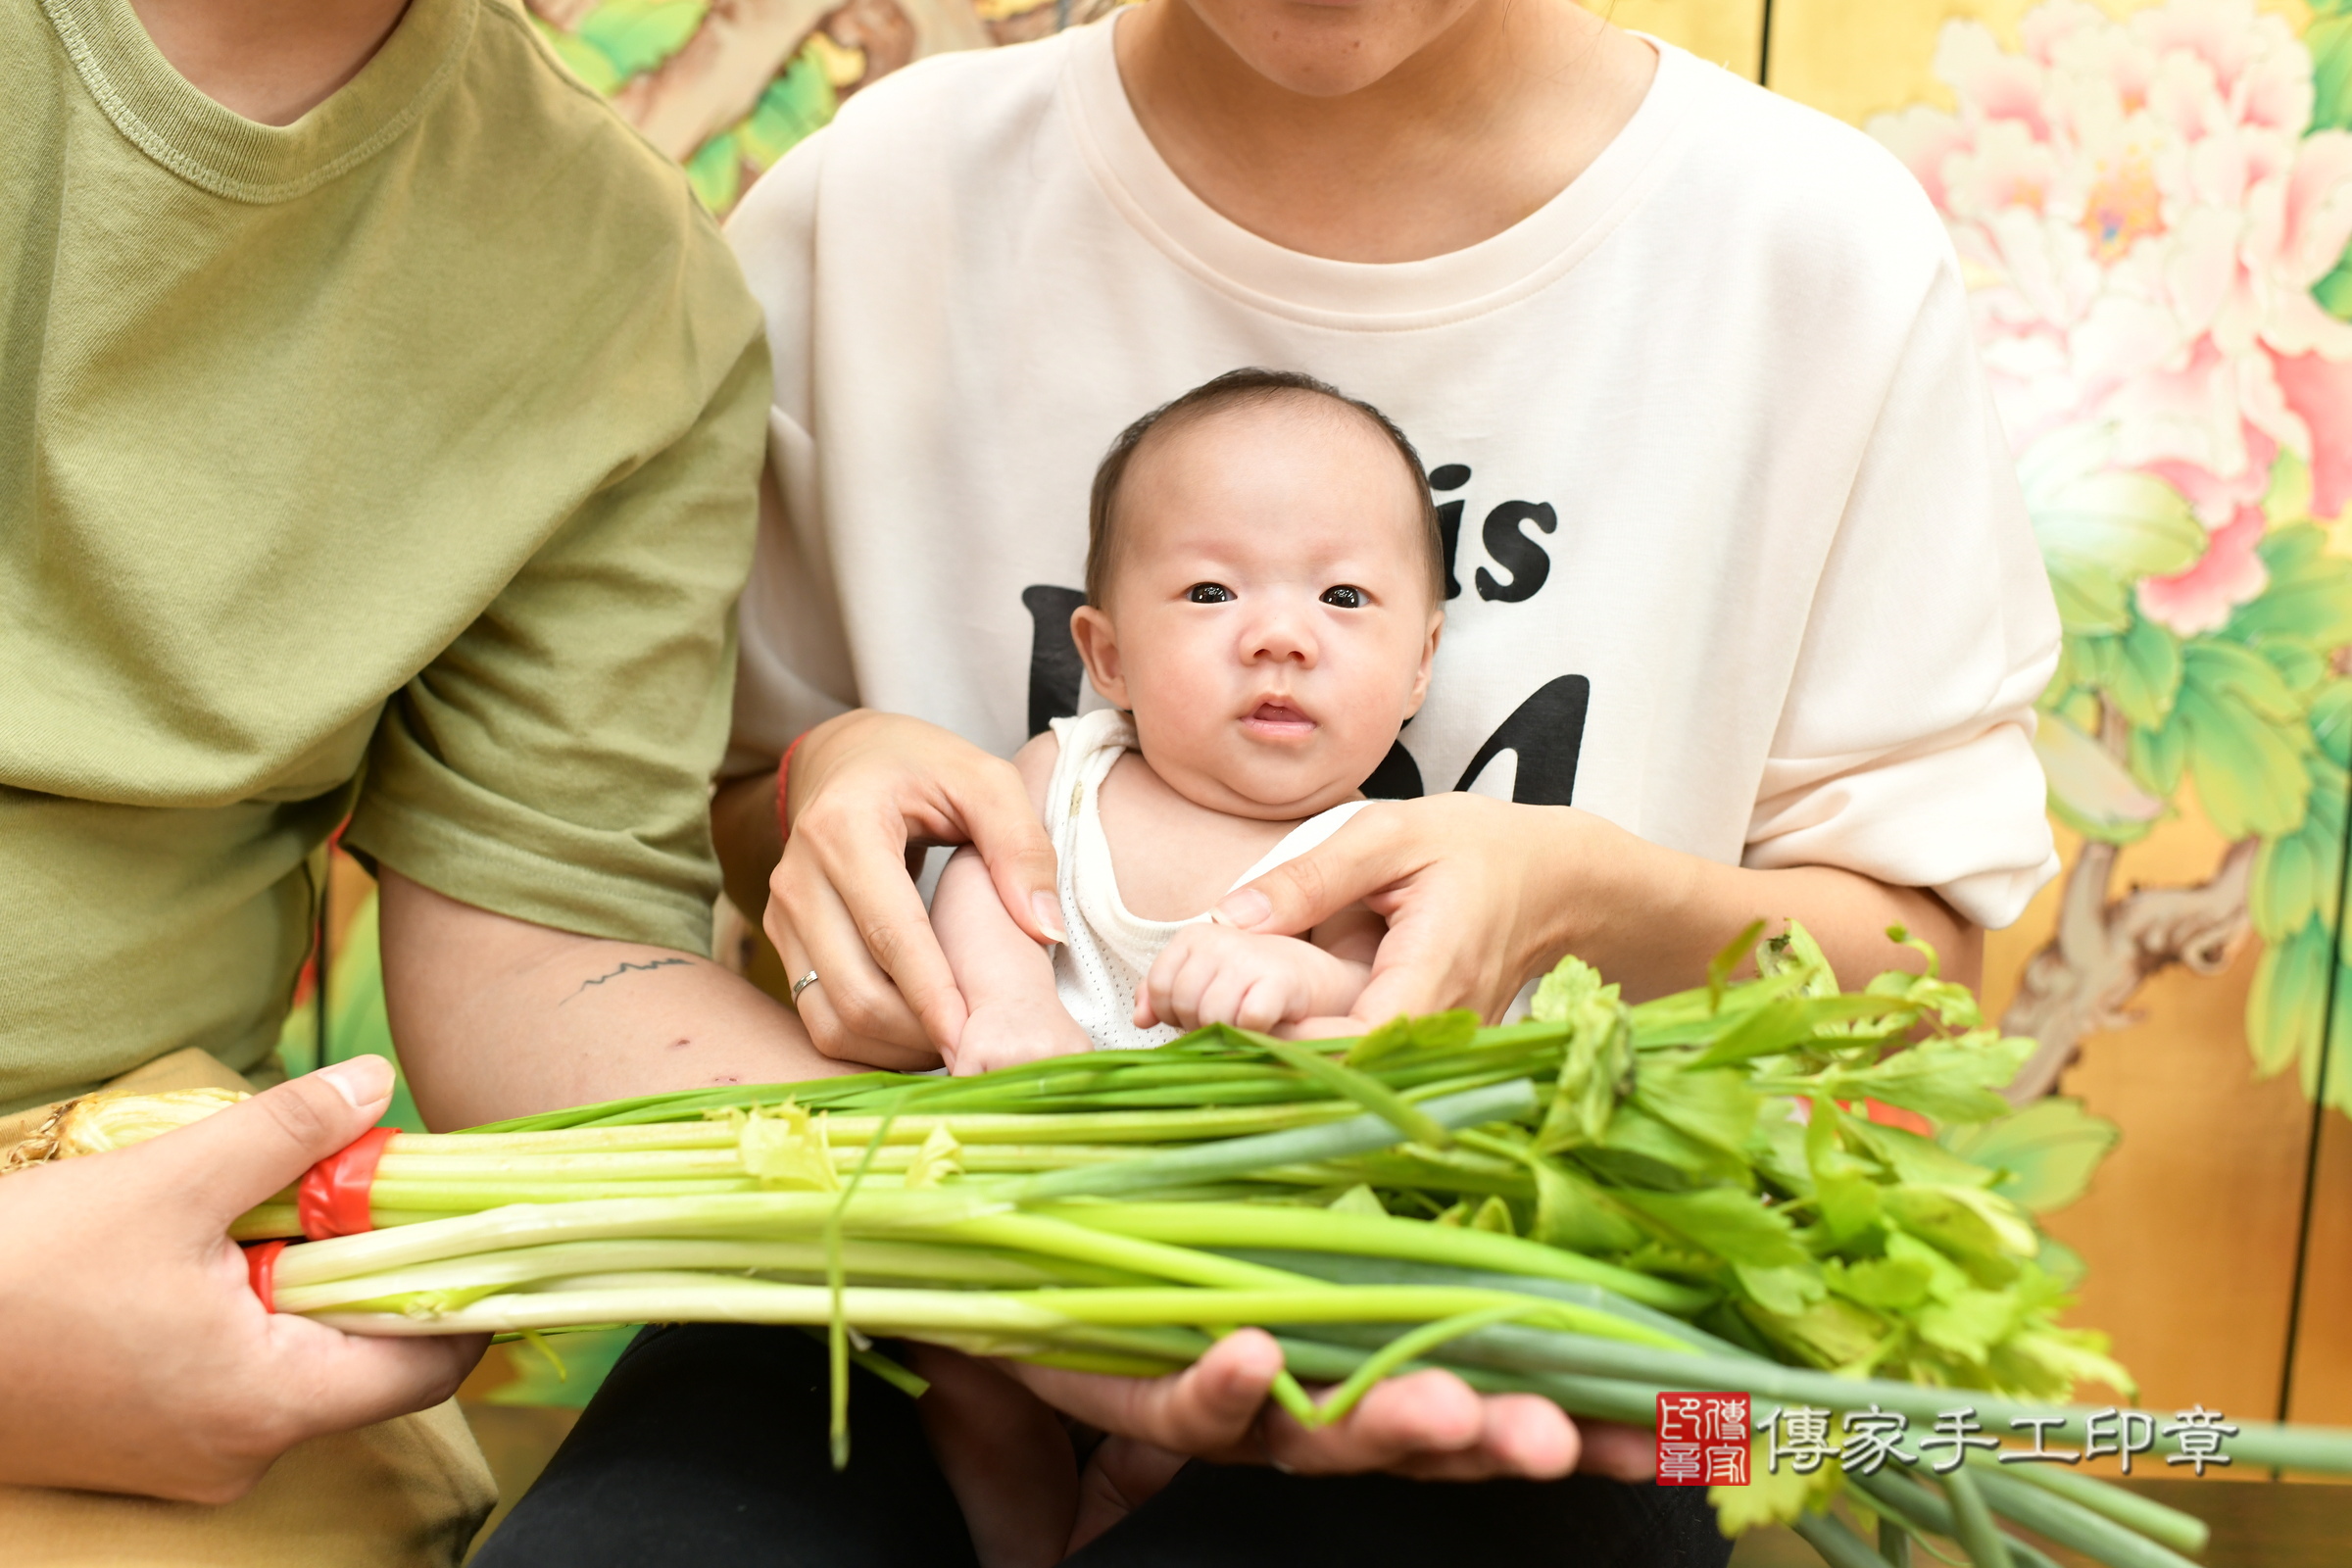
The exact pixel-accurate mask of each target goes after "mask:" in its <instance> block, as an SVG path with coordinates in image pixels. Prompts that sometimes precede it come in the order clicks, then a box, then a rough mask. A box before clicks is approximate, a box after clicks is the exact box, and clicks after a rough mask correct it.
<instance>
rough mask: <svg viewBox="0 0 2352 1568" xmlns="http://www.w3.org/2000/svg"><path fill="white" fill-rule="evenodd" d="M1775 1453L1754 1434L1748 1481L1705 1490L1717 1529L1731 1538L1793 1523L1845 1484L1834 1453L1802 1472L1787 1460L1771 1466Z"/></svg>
mask: <svg viewBox="0 0 2352 1568" xmlns="http://www.w3.org/2000/svg"><path fill="white" fill-rule="evenodd" d="M1771 1456H1772V1448H1771V1445H1770V1444H1769V1443H1768V1442H1767V1441H1766V1440H1765V1439H1763V1438H1758V1439H1756V1440H1755V1443H1754V1446H1753V1447H1752V1448H1751V1449H1750V1451H1749V1453H1748V1456H1747V1481H1748V1484H1747V1485H1746V1486H1744V1487H1709V1488H1708V1489H1707V1501H1708V1502H1709V1503H1711V1504H1713V1505H1714V1509H1715V1528H1717V1529H1718V1530H1721V1531H1722V1532H1723V1533H1724V1535H1725V1536H1726V1537H1728V1538H1730V1539H1731V1540H1734V1541H1737V1540H1738V1539H1739V1538H1740V1537H1741V1536H1743V1535H1745V1534H1747V1532H1749V1531H1750V1530H1757V1529H1762V1528H1764V1527H1766V1526H1770V1525H1787V1524H1794V1523H1795V1522H1796V1521H1797V1519H1798V1518H1799V1517H1800V1516H1801V1515H1804V1514H1808V1513H1820V1512H1823V1511H1824V1510H1826V1509H1827V1508H1828V1507H1829V1505H1830V1499H1831V1498H1833V1497H1835V1496H1836V1495H1838V1489H1839V1487H1840V1486H1842V1485H1843V1483H1844V1479H1845V1478H1844V1475H1843V1473H1842V1472H1840V1471H1839V1470H1838V1461H1837V1459H1836V1458H1832V1459H1831V1460H1830V1461H1829V1462H1828V1463H1827V1464H1824V1465H1822V1466H1820V1467H1819V1468H1818V1469H1816V1470H1815V1471H1814V1472H1813V1473H1812V1474H1811V1475H1799V1474H1798V1473H1797V1472H1796V1468H1795V1467H1794V1466H1793V1465H1789V1464H1783V1465H1782V1466H1781V1467H1780V1469H1778V1470H1777V1471H1776V1470H1771V1469H1767V1468H1766V1463H1767V1461H1768V1460H1769V1459H1770V1458H1771ZM1743 1560H1744V1559H1743Z"/></svg>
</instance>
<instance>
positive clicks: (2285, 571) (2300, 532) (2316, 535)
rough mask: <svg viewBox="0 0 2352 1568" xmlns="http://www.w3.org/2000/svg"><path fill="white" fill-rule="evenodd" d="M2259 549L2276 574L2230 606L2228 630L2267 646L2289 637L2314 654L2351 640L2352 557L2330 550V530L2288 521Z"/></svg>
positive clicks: (2246, 641)
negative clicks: (2250, 595)
mask: <svg viewBox="0 0 2352 1568" xmlns="http://www.w3.org/2000/svg"><path fill="white" fill-rule="evenodd" d="M2254 549H2255V553H2256V554H2257V555H2258V556H2260V557H2261V559H2262V564H2263V565H2264V567H2265V568H2266V569H2267V570H2268V571H2269V573H2270V579H2271V580H2270V582H2269V584H2268V585H2267V586H2266V587H2265V588H2264V589H2263V591H2262V592H2261V593H2260V594H2257V595H2256V596H2255V597H2254V598H2252V599H2250V600H2248V601H2247V602H2246V603H2244V604H2242V605H2239V606H2238V607H2237V608H2236V609H2235V610H2233V611H2231V612H2230V614H2229V625H2228V626H2227V627H2226V628H2225V629H2224V631H2223V635H2224V636H2226V637H2229V638H2233V639H2235V640H2236V641H2238V642H2242V643H2244V644H2245V645H2247V646H2248V647H2250V648H2255V649H2258V650H2262V651H2264V652H2268V651H2269V649H2270V647H2271V645H2273V644H2279V643H2284V644H2287V645H2290V646H2292V647H2294V648H2295V649H2297V650H2299V651H2300V652H2302V653H2303V654H2304V655H2306V656H2307V657H2313V658H2319V657H2324V656H2325V655H2327V653H2330V652H2332V651H2333V650H2335V649H2337V648H2341V647H2342V646H2344V645H2345V644H2346V643H2352V561H2348V560H2346V559H2344V558H2343V557H2341V556H2335V555H2330V554H2328V551H2327V534H2326V533H2325V532H2323V531H2322V530H2321V529H2320V528H2318V527H2316V526H2315V525H2313V524H2311V523H2308V522H2295V523H2288V524H2286V525H2284V526H2282V527H2278V528H2273V529H2272V530H2271V531H2270V532H2269V533H2267V534H2265V535H2263V537H2262V539H2261V541H2260V542H2259V543H2257V544H2256V545H2255V547H2254Z"/></svg>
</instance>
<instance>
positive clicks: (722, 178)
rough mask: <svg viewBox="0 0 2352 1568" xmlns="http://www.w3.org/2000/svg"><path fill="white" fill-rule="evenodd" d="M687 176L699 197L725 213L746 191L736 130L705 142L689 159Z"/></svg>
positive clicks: (717, 210) (741, 154) (708, 204)
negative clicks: (736, 143)
mask: <svg viewBox="0 0 2352 1568" xmlns="http://www.w3.org/2000/svg"><path fill="white" fill-rule="evenodd" d="M686 178H687V181H688V183H690V184H692V185H693V186H694V194H695V196H696V197H697V199H699V200H700V201H701V202H702V204H703V205H704V206H705V207H706V208H708V209H710V210H711V212H714V213H723V212H725V211H726V210H727V209H728V208H730V207H733V206H734V205H735V198H736V197H737V196H739V195H741V194H742V192H743V153H742V151H741V149H739V148H738V147H737V146H736V145H735V135H734V132H732V131H728V132H725V133H723V134H721V135H717V136H713V137H711V139H710V140H709V141H707V142H705V143H703V145H702V147H701V149H700V150H698V151H697V152H696V153H695V155H694V156H693V157H692V158H689V159H687V160H686Z"/></svg>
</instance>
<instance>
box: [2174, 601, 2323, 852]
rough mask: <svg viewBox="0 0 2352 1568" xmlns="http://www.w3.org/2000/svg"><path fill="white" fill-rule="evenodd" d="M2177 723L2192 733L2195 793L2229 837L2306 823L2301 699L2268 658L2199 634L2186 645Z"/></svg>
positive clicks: (2268, 833)
mask: <svg viewBox="0 0 2352 1568" xmlns="http://www.w3.org/2000/svg"><path fill="white" fill-rule="evenodd" d="M2183 657H2184V661H2185V662H2184V667H2183V670H2182V677H2181V686H2180V701H2179V703H2178V705H2177V711H2176V713H2175V715H2174V717H2175V722H2177V723H2179V724H2180V725H2181V726H2182V727H2183V728H2184V729H2185V731H2186V734H2187V741H2188V771H2189V775H2190V777H2192V778H2193V779H2195V780H2196V785H2197V799H2198V801H2199V802H2200V803H2201V804H2202V805H2203V806H2204V808H2205V814H2206V815H2207V816H2208V817H2210V818H2211V819H2212V822H2213V825H2214V828H2215V829H2216V830H2217V831H2218V832H2220V834H2221V835H2222V836H2223V837H2224V838H2227V839H2240V838H2246V837H2250V836H2255V835H2260V836H2263V837H2276V836H2278V835H2279V834H2283V833H2291V832H2293V831H2294V830H2295V828H2296V827H2298V826H2300V825H2301V823H2302V821H2303V809H2304V803H2305V801H2306V799H2307V798H2308V797H2309V795H2310V793H2311V778H2310V775H2309V774H2308V773H2306V772H2305V771H2304V769H2303V765H2302V759H2303V755H2304V753H2305V752H2306V751H2308V750H2309V749H2310V747H2311V731H2310V730H2309V728H2308V727H2307V726H2306V725H2305V723H2304V720H2303V712H2302V708H2301V705H2300V704H2299V703H2298V702H2297V701H2296V699H2295V695H2294V693H2293V692H2292V691H2290V690H2288V688H2287V686H2286V683H2285V682H2284V681H2283V680H2282V679H2280V678H2279V675H2278V670H2277V668H2275V667H2274V666H2273V665H2272V664H2271V663H2270V662H2269V661H2267V660H2265V659H2263V658H2261V657H2260V656H2259V655H2257V654H2254V653H2252V652H2251V651H2249V650H2247V649H2245V648H2242V647H2239V646H2238V645H2237V644H2235V643H2229V642H2224V641H2220V640H2218V639H2215V638H2210V637H2200V638H2195V639H2193V640H2191V641H2190V642H2189V644H2188V645H2187V647H2186V648H2185V649H2184V650H2183Z"/></svg>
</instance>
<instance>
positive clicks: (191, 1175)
mask: <svg viewBox="0 0 2352 1568" xmlns="http://www.w3.org/2000/svg"><path fill="white" fill-rule="evenodd" d="M391 1093H392V1073H391V1068H390V1067H389V1065H388V1064H386V1063H385V1062H383V1061H382V1060H380V1059H378V1058H376V1057H373V1056H362V1057H359V1058H357V1059H356V1060H353V1061H348V1062H344V1063H342V1064H341V1065H339V1066H335V1067H330V1068H328V1069H327V1070H325V1071H324V1072H319V1073H314V1074H312V1075H311V1076H309V1077H307V1078H300V1079H297V1080H295V1081H294V1082H292V1083H289V1084H284V1085H281V1086H279V1087H278V1088H275V1089H272V1090H270V1092H269V1093H268V1094H265V1095H258V1096H256V1097H254V1098H253V1099H251V1100H249V1101H245V1102H243V1103H238V1104H234V1105H231V1106H229V1107H228V1108H227V1109H225V1110H221V1111H220V1112H219V1113H218V1114H217V1115H213V1116H210V1117H208V1118H207V1119H205V1120H203V1121H200V1122H197V1123H195V1124H193V1125H190V1126H186V1127H182V1128H180V1129H179V1130H178V1131H175V1132H171V1133H168V1134H165V1135H164V1136H162V1137H160V1138H156V1139H155V1140H154V1141H152V1142H149V1143H143V1144H139V1145H137V1146H135V1147H131V1148H124V1149H119V1150H115V1151H113V1152H108V1153H105V1154H103V1155H99V1156H97V1157H94V1158H87V1159H71V1160H63V1161H58V1162H55V1163H51V1164H47V1165H43V1166H41V1167H39V1168H37V1169H32V1170H26V1171H20V1172H18V1173H16V1174H14V1175H11V1176H9V1177H8V1178H7V1179H6V1180H4V1181H0V1251H4V1252H5V1253H6V1254H7V1255H8V1256H9V1257H11V1258H13V1259H15V1260H16V1266H14V1267H12V1268H9V1269H6V1270H0V1343H5V1345H6V1346H7V1353H6V1354H4V1355H0V1410H4V1411H6V1412H8V1414H7V1418H6V1419H5V1420H0V1482H6V1483H13V1484H16V1485H19V1486H45V1487H78V1488H83V1489H86V1490H91V1491H102V1492H130V1493H139V1494H144V1495H152V1496H160V1497H172V1498H179V1499H184V1500H187V1501H192V1502H226V1501H228V1500H230V1499H232V1498H235V1497H237V1496H240V1495H243V1494H244V1493H245V1492H246V1491H247V1489H249V1488H250V1487H251V1486H252V1485H253V1484H254V1482H256V1481H257V1480H259V1479H260V1478H261V1474H262V1472H263V1471H264V1470H266V1469H268V1468H269V1466H270V1461H271V1460H272V1459H274V1458H276V1457H277V1455H278V1454H279V1453H281V1452H283V1451H284V1450H285V1449H287V1448H289V1447H291V1446H294V1445H295V1444H297V1443H299V1442H301V1441H303V1440H304V1439H306V1438H310V1437H315V1436H319V1435H320V1434H323V1433H328V1432H340V1431H345V1430H348V1429H350V1428H354V1427H359V1426H365V1425H367V1424H368V1423H369V1422H373V1421H380V1420H384V1419H386V1418H388V1417H391V1416H395V1415H400V1414H402V1413H404V1412H407V1411H410V1410H417V1409H421V1408H423V1407H424V1406H426V1405H429V1404H434V1403H437V1402H439V1401H440V1400H442V1399H445V1398H447V1397H449V1396H450V1395H451V1393H453V1392H454V1391H455V1390H456V1388H457V1386H458V1382H459V1380H460V1379H461V1378H463V1377H464V1376H465V1375H466V1369H467V1368H469V1367H470V1366H472V1365H473V1363H474V1361H475V1360H476V1359H477V1358H478V1357H479V1356H480V1354H481V1351H482V1347H483V1346H484V1345H485V1344H486V1343H487V1342H486V1340H485V1339H484V1338H483V1337H482V1336H480V1335H464V1336H460V1337H458V1338H455V1339H448V1340H440V1339H429V1340H405V1341H404V1340H385V1339H367V1338H360V1337H356V1336H350V1335H345V1334H342V1333H340V1332H338V1331H336V1330H334V1329H330V1328H327V1327H325V1326H323V1325H321V1324H318V1323H313V1322H309V1321H306V1320H304V1319H302V1318H299V1317H296V1316H293V1315H290V1314H286V1313H275V1314H273V1313H270V1312H269V1311H267V1310H265V1309H264V1307H263V1306H262V1303H261V1302H260V1301H258V1300H256V1299H255V1298H254V1294H253V1290H252V1287H251V1286H250V1285H249V1284H248V1283H247V1276H246V1268H245V1261H244V1258H243V1256H242V1255H241V1254H240V1252H239V1251H238V1249H237V1248H236V1246H235V1244H233V1243H231V1242H230V1241H229V1240H228V1237H227V1231H228V1226H229V1223H230V1222H231V1221H232V1220H234V1219H236V1218H237V1216H239V1215H240V1214H242V1213H244V1212H245V1211H246V1210H247V1209H249V1208H251V1207H252V1206H253V1205H254V1204H255V1203H257V1202H260V1201H263V1200H265V1199H267V1198H269V1197H270V1195H271V1194H272V1193H275V1192H277V1191H278V1190H280V1189H281V1188H283V1187H284V1186H286V1184H287V1183H289V1182H291V1181H293V1180H295V1179H296V1178H298V1177H299V1176H300V1175H301V1174H302V1172H303V1170H304V1169H305V1168H306V1167H308V1166H309V1165H310V1164H311V1163H312V1162H313V1161H315V1160H318V1159H319V1158H321V1157H323V1156H325V1155H327V1154H330V1153H333V1152H335V1151H336V1150H338V1149H341V1148H342V1147H343V1146H344V1145H346V1144H348V1143H350V1142H351V1141H352V1139H354V1138H356V1137H357V1136H359V1134H360V1133H361V1132H363V1131H365V1130H366V1129H367V1128H368V1126H369V1125H370V1124H371V1123H373V1122H374V1120H375V1119H376V1117H377V1116H379V1115H380V1114H382V1112H383V1109H384V1107H385V1105H386V1103H388V1102H389V1100H390V1098H391Z"/></svg>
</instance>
